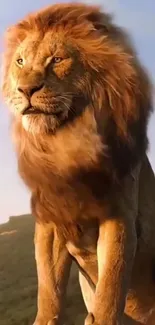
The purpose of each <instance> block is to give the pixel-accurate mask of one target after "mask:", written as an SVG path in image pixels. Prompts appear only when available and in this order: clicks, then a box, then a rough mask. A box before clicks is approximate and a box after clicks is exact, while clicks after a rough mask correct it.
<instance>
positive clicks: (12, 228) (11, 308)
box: [0, 216, 85, 325]
mask: <svg viewBox="0 0 155 325" xmlns="http://www.w3.org/2000/svg"><path fill="white" fill-rule="evenodd" d="M33 233H34V221H33V219H32V218H31V217H30V216H21V217H12V218H10V220H9V222H8V223H6V224H4V225H0V325H32V324H33V320H34V317H35V313H36V294H37V277H36V267H35V259H34V246H33ZM84 313H85V308H84V305H83V301H82V298H81V293H80V290H79V285H78V281H77V270H76V267H73V269H72V273H71V278H70V283H69V289H68V295H67V307H66V319H67V325H68V324H70V323H72V324H75V325H76V324H77V325H80V324H82V320H83V318H84ZM75 315H76V316H75Z"/></svg>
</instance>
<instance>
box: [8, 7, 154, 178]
mask: <svg viewBox="0 0 155 325" xmlns="http://www.w3.org/2000/svg"><path fill="white" fill-rule="evenodd" d="M49 30H51V32H52V33H55V32H59V35H62V37H64V38H65V37H67V38H68V39H69V42H70V43H71V44H74V47H75V48H76V49H77V51H78V53H79V55H80V60H81V61H82V63H83V66H84V69H86V71H87V73H85V76H84V78H81V81H80V82H79V88H80V89H81V90H82V91H83V92H85V93H86V94H87V96H88V98H89V99H90V102H91V105H92V106H93V108H94V112H95V119H96V121H97V127H98V132H99V134H100V135H101V136H102V138H103V142H104V144H105V145H107V146H108V148H109V155H110V157H111V158H112V159H111V166H113V168H114V169H115V171H116V173H117V174H118V175H120V174H123V175H124V173H126V172H128V171H129V170H130V169H131V168H132V167H133V166H134V165H135V164H136V163H137V161H138V160H140V159H141V157H142V156H143V155H144V153H145V151H146V149H147V122H148V117H149V114H150V112H151V110H152V98H151V97H152V96H151V86H150V82H149V80H148V77H147V74H146V73H145V71H144V69H143V67H142V66H141V64H140V63H139V60H138V59H137V57H136V54H135V51H134V49H133V46H132V45H131V44H130V41H129V39H128V37H127V35H126V34H125V33H124V31H122V30H121V29H120V28H118V27H116V26H115V25H114V24H113V23H112V20H111V17H110V16H109V15H107V14H105V13H102V12H100V10H99V9H98V8H97V7H94V6H86V5H81V4H61V5H54V6H51V7H49V8H46V9H45V10H41V11H39V12H37V13H35V14H32V15H29V16H28V17H26V19H24V20H23V21H21V22H19V23H18V24H17V25H16V26H13V27H12V28H10V30H9V31H8V33H7V37H6V38H7V51H6V53H5V58H6V66H5V77H4V93H5V91H6V89H7V85H8V78H9V69H10V62H11V60H12V56H13V53H14V52H15V50H16V47H17V46H18V45H19V42H20V41H22V40H23V39H25V37H26V36H27V35H29V34H30V33H33V32H35V31H36V32H39V33H40V35H44V34H45V33H46V32H47V31H49Z"/></svg>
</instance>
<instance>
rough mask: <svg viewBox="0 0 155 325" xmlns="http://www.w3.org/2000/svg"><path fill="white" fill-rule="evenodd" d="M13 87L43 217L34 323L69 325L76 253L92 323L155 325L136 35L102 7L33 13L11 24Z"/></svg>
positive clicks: (148, 101)
mask: <svg viewBox="0 0 155 325" xmlns="http://www.w3.org/2000/svg"><path fill="white" fill-rule="evenodd" d="M57 58H58V62H57V60H55V59H57ZM59 59H60V60H59ZM3 93H4V97H5V99H6V102H7V103H8V105H9V106H10V110H11V112H12V113H13V121H12V129H13V140H14V143H15V147H16V152H17V156H18V168H19V173H20V175H21V177H22V178H23V180H24V182H25V183H26V184H27V186H28V187H29V188H30V190H31V193H32V199H31V206H32V213H33V214H34V216H35V217H36V234H35V250H36V263H37V272H38V313H37V316H36V320H35V323H34V324H35V325H54V324H61V322H62V315H63V313H62V312H63V307H64V301H65V292H66V287H67V281H68V277H69V272H70V267H71V261H72V257H74V258H75V259H76V261H77V263H78V265H79V268H80V271H81V272H82V273H83V275H82V276H80V285H81V288H82V293H83V296H84V300H85V303H86V306H87V309H88V317H87V318H86V321H85V322H86V325H91V324H92V323H93V324H94V325H134V324H137V325H138V324H139V325H153V323H154V322H155V317H154V313H155V239H154V238H155V180H154V174H153V172H152V169H151V166H150V164H149V161H148V159H147V156H146V151H147V143H148V139H147V125H148V118H149V115H150V112H151V110H152V89H151V84H150V81H149V78H148V76H147V73H146V72H145V71H144V68H143V67H142V66H141V64H140V62H139V60H138V58H137V56H136V53H135V51H134V49H133V46H132V45H131V42H130V41H129V39H128V37H127V35H126V34H125V33H124V31H123V30H122V29H120V28H119V27H117V26H115V25H114V24H113V22H112V20H111V17H110V16H109V15H107V14H105V13H102V12H100V10H99V9H98V8H96V7H91V6H85V5H82V4H61V5H54V6H51V7H49V8H47V9H45V10H42V11H40V12H37V13H34V14H32V15H30V16H28V17H26V18H25V20H23V21H21V22H19V23H18V24H17V25H16V26H13V27H12V28H11V29H10V30H9V31H8V34H7V37H6V52H5V62H4V80H3Z"/></svg>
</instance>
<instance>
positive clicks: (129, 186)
mask: <svg viewBox="0 0 155 325" xmlns="http://www.w3.org/2000/svg"><path fill="white" fill-rule="evenodd" d="M134 176H135V177H132V176H131V175H130V176H129V177H128V178H127V179H126V180H125V181H124V183H123V184H122V187H121V188H119V189H118V191H115V192H114V193H113V194H112V198H111V199H109V203H108V206H109V207H108V208H107V215H106V216H104V218H102V219H100V224H99V238H98V243H97V258H98V282H97V285H96V290H95V297H94V304H93V307H92V315H88V318H86V324H87V325H90V324H91V325H92V324H93V323H94V325H96V324H97V325H123V313H124V307H125V301H126V295H127V291H128V287H129V282H130V278H131V272H132V266H133V261H134V256H135V251H136V247H137V234H136V227H135V223H136V215H137V201H138V172H137V171H135V175H134ZM110 202H111V204H110Z"/></svg>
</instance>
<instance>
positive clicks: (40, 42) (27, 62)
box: [8, 30, 86, 132]
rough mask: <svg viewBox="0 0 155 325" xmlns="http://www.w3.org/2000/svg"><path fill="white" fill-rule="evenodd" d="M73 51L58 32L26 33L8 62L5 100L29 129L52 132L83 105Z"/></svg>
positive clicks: (78, 67)
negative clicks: (6, 99) (6, 97)
mask: <svg viewBox="0 0 155 325" xmlns="http://www.w3.org/2000/svg"><path fill="white" fill-rule="evenodd" d="M83 77H84V69H82V62H81V61H80V58H79V57H78V53H77V51H76V50H75V49H74V48H73V47H71V46H70V45H69V44H67V39H66V40H65V38H64V37H63V39H62V36H61V35H59V33H52V30H51V31H50V32H47V33H46V34H41V33H39V32H33V33H32V34H31V33H30V34H28V35H27V37H26V38H25V39H24V41H23V42H22V43H21V44H20V45H19V46H18V47H17V49H16V51H15V53H14V54H13V57H12V62H11V66H10V72H9V79H8V88H9V93H8V97H9V104H10V108H11V110H12V111H13V113H14V114H15V116H16V118H20V119H21V121H22V125H23V127H24V128H25V129H26V130H28V131H30V132H51V131H52V132H54V131H55V130H56V129H57V128H58V127H59V126H61V125H62V124H64V123H65V122H67V121H68V120H70V119H72V118H74V117H75V116H76V115H78V114H80V112H81V111H82V110H83V109H84V108H85V106H86V95H85V94H84V92H82V91H81V89H80V80H81V79H82V78H83Z"/></svg>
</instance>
